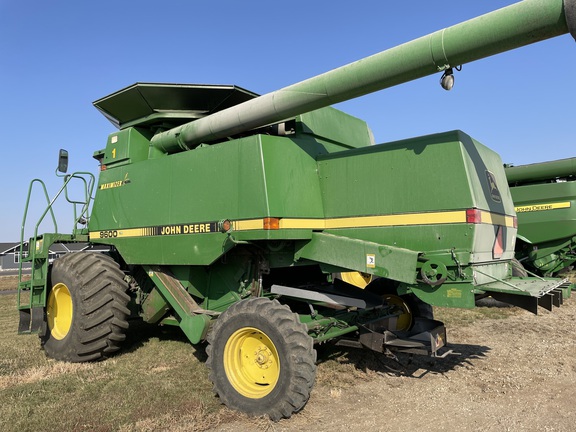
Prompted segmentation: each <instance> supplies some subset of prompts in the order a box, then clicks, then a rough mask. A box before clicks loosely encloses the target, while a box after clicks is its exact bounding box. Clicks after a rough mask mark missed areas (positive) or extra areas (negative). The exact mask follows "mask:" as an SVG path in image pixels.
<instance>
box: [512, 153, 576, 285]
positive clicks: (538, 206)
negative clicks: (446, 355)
mask: <svg viewBox="0 0 576 432" xmlns="http://www.w3.org/2000/svg"><path fill="white" fill-rule="evenodd" d="M505 171H506V176H507V178H508V183H509V185H510V191H511V192H512V199H513V200H514V205H515V206H516V212H517V213H518V239H517V241H516V251H517V258H518V260H519V261H520V262H521V263H522V264H523V265H524V267H526V268H527V269H528V270H530V271H533V272H536V273H537V274H541V275H545V276H551V275H556V274H558V273H562V272H566V271H567V270H570V269H571V267H572V264H574V262H576V158H570V159H561V160H556V161H551V162H542V163H535V164H530V165H518V166H508V167H506V169H505Z"/></svg>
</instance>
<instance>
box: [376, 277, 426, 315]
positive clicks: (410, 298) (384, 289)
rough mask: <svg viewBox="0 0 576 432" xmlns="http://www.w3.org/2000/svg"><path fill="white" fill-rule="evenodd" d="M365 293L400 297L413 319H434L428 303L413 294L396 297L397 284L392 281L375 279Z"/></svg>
mask: <svg viewBox="0 0 576 432" xmlns="http://www.w3.org/2000/svg"><path fill="white" fill-rule="evenodd" d="M366 291H368V292H370V293H373V294H378V295H380V296H386V295H394V296H398V297H400V298H401V299H402V300H403V301H404V302H405V303H406V304H407V305H408V308H409V309H410V313H411V314H412V316H413V317H414V318H418V317H419V318H427V319H434V310H433V309H432V306H431V305H429V304H428V303H424V302H423V301H422V300H420V299H419V298H418V297H416V296H415V295H414V294H403V295H398V289H397V283H395V282H394V281H391V280H388V279H384V278H379V279H375V280H373V281H372V282H370V284H368V286H367V287H366Z"/></svg>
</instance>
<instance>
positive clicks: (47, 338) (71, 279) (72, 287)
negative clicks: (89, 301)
mask: <svg viewBox="0 0 576 432" xmlns="http://www.w3.org/2000/svg"><path fill="white" fill-rule="evenodd" d="M61 264H62V261H60V260H57V261H55V262H54V264H53V266H52V271H51V272H50V273H51V277H50V279H49V283H50V291H48V293H47V294H48V298H49V296H50V293H51V292H52V288H53V287H54V286H55V285H57V284H59V283H62V284H64V285H66V287H67V288H68V291H69V292H70V297H71V299H72V322H71V325H70V329H69V331H68V334H67V335H66V336H65V337H64V338H63V339H56V338H55V337H53V336H52V333H51V331H50V329H49V327H48V319H47V317H46V319H45V320H44V322H45V324H44V326H43V327H44V329H43V332H42V335H41V337H40V338H41V343H42V345H43V347H44V350H45V351H46V353H47V354H48V355H49V356H50V357H52V358H54V359H56V360H68V361H70V359H71V358H74V357H76V347H77V346H78V345H79V344H80V341H79V340H78V335H79V334H80V330H81V329H80V328H79V327H78V326H79V321H80V320H79V319H78V314H79V313H81V309H82V304H81V301H80V292H79V287H78V275H75V274H72V272H70V271H69V269H68V271H66V269H65V268H62V267H65V266H62V265H61ZM47 301H48V300H47ZM45 313H46V312H45Z"/></svg>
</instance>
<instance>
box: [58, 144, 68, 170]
mask: <svg viewBox="0 0 576 432" xmlns="http://www.w3.org/2000/svg"><path fill="white" fill-rule="evenodd" d="M58 171H59V172H61V173H64V174H65V173H66V171H68V151H66V150H64V149H60V153H59V154H58Z"/></svg>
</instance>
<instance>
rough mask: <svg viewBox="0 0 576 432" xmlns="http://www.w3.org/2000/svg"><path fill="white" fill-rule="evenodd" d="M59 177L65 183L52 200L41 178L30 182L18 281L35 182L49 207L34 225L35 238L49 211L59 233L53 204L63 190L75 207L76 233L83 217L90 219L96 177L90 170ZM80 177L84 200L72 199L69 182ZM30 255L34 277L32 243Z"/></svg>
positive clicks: (73, 230)
mask: <svg viewBox="0 0 576 432" xmlns="http://www.w3.org/2000/svg"><path fill="white" fill-rule="evenodd" d="M84 176H86V177H88V181H87V180H86V178H85V177H84ZM58 177H63V178H64V184H63V185H62V187H61V188H60V190H59V191H58V193H57V194H56V195H55V196H54V198H52V200H50V198H49V196H48V191H47V189H46V185H45V183H44V182H43V181H42V180H40V179H33V180H32V181H31V182H30V186H29V188H28V196H27V198H26V206H25V207H24V217H23V218H22V226H21V229H20V249H19V252H18V254H19V260H18V261H19V263H18V282H19V283H21V282H22V258H23V248H24V230H25V228H26V219H27V216H28V207H29V205H30V197H31V195H32V188H33V186H34V183H37V182H38V183H40V184H41V186H42V189H43V191H44V196H45V198H46V202H47V204H48V205H47V207H46V209H45V210H44V212H43V213H42V215H41V216H40V218H39V220H38V222H37V223H36V225H35V227H34V235H33V237H32V238H33V239H34V240H36V239H37V238H38V228H39V227H40V225H41V224H42V222H43V221H44V218H45V217H46V215H47V214H48V213H50V216H51V217H52V222H53V224H54V232H55V233H56V234H57V233H58V223H57V222H56V217H55V215H54V210H53V205H54V203H55V202H56V200H57V199H58V197H60V195H61V194H62V192H64V196H65V198H66V201H68V202H69V203H70V204H72V205H73V207H74V226H73V228H72V232H73V233H74V234H77V232H78V228H77V224H78V223H79V222H80V221H81V219H82V218H83V217H84V216H86V218H85V220H86V222H87V221H88V214H89V209H90V202H91V201H92V200H93V198H92V192H93V189H94V184H95V177H94V175H93V174H92V173H90V172H85V171H78V172H75V173H72V174H67V175H65V176H58ZM73 178H76V179H80V180H81V181H82V182H83V184H84V187H83V190H84V197H85V199H84V201H76V200H72V199H70V196H69V194H68V184H69V183H70V181H71V180H72V179H73ZM78 204H82V208H81V211H80V214H78V212H77V207H76V206H77V205H78ZM28 256H29V257H30V262H31V263H32V277H31V278H32V279H33V276H34V261H35V259H36V248H35V247H34V248H32V245H31V244H28ZM18 304H20V290H18Z"/></svg>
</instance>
